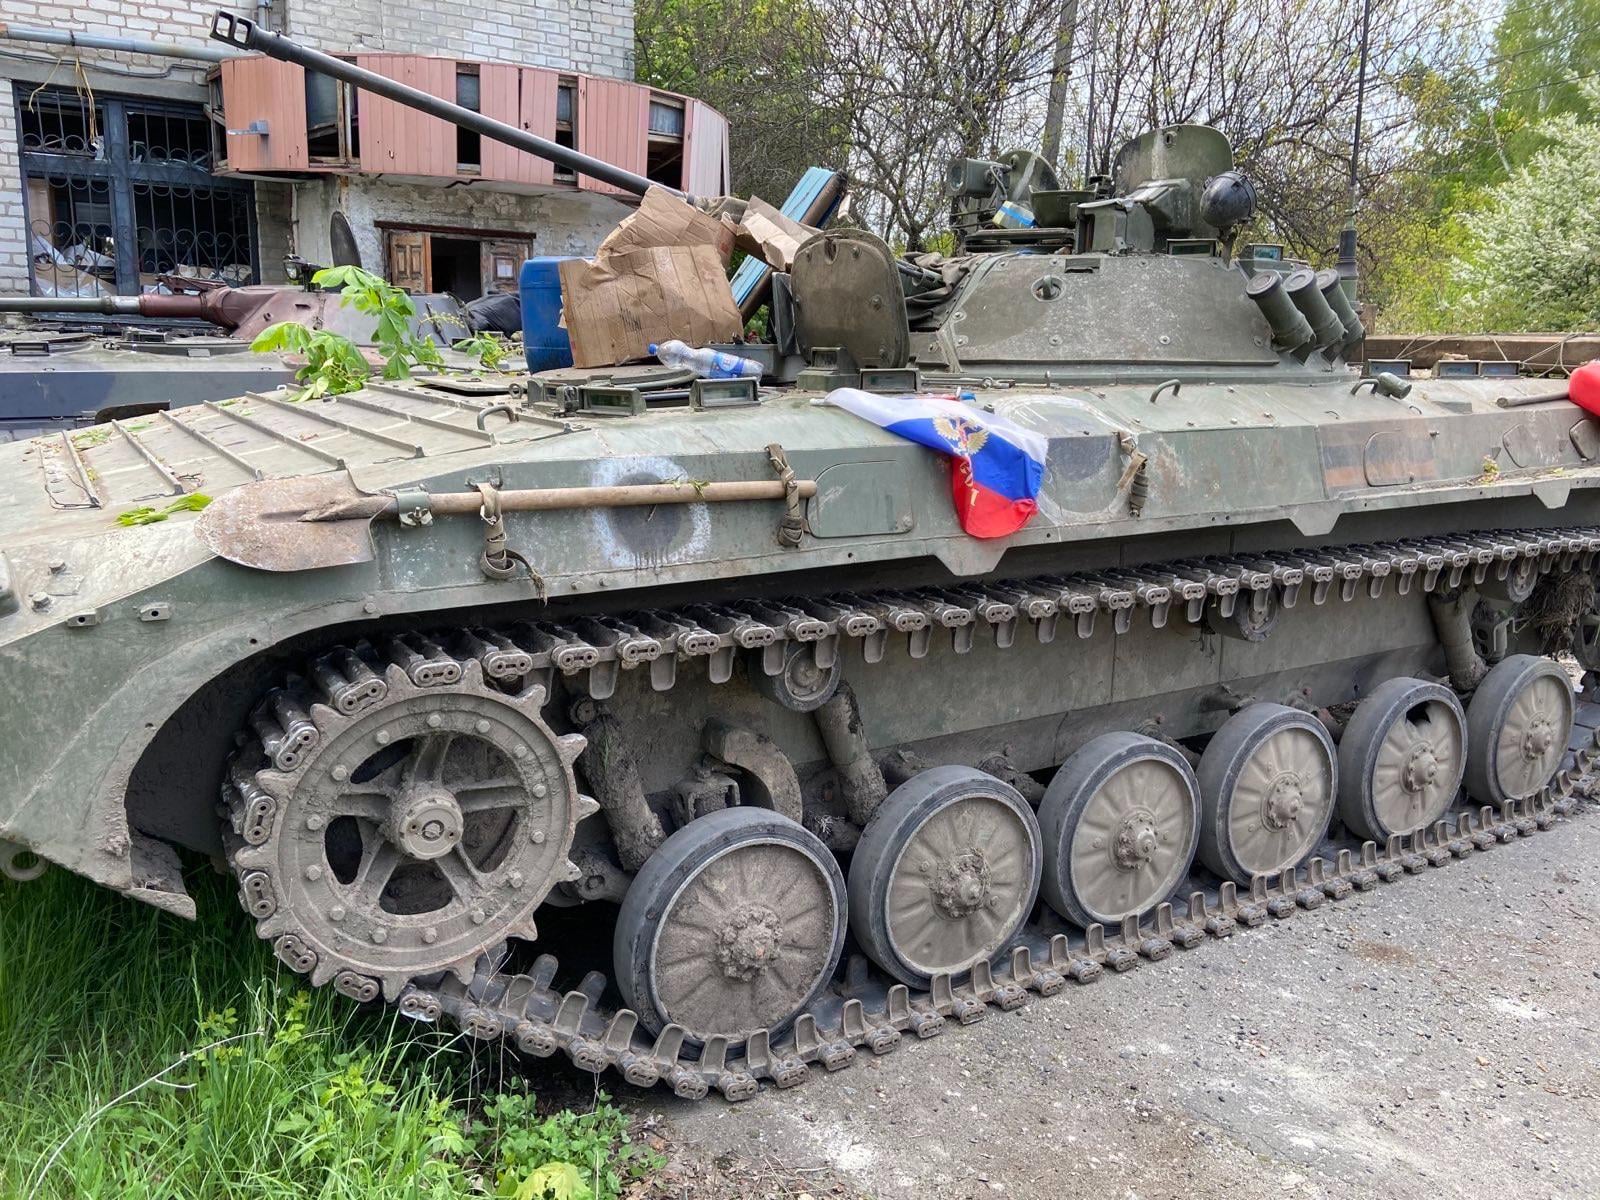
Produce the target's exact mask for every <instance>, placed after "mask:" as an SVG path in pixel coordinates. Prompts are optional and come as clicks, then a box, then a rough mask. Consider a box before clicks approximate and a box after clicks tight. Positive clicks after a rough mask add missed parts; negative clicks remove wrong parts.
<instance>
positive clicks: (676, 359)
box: [650, 338, 761, 379]
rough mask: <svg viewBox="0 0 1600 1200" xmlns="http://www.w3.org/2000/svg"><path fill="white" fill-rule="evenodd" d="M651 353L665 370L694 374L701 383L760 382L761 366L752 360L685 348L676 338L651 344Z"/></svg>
mask: <svg viewBox="0 0 1600 1200" xmlns="http://www.w3.org/2000/svg"><path fill="white" fill-rule="evenodd" d="M650 353H651V354H654V355H655V356H656V357H657V358H658V359H660V360H661V361H662V362H663V363H665V364H666V365H667V366H669V367H679V368H683V369H687V370H690V371H693V372H694V373H695V374H696V375H698V376H700V378H702V379H760V378H761V364H760V363H758V362H757V361H756V360H755V359H753V358H744V357H742V356H741V355H738V354H724V353H723V352H722V351H720V350H713V349H711V347H709V346H701V347H699V348H696V347H693V346H686V345H684V344H683V343H682V342H680V341H678V340H677V339H676V338H674V339H673V340H672V341H670V342H662V343H661V344H660V345H659V346H658V345H656V344H655V343H654V342H651V343H650Z"/></svg>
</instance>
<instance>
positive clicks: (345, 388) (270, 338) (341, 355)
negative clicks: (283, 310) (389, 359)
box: [250, 321, 372, 400]
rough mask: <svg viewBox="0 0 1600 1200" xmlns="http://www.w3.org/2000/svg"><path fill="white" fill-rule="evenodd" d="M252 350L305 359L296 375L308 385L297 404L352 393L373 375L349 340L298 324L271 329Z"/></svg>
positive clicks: (256, 340) (277, 326)
mask: <svg viewBox="0 0 1600 1200" xmlns="http://www.w3.org/2000/svg"><path fill="white" fill-rule="evenodd" d="M250 349H252V350H256V351H262V352H271V351H283V352H285V353H288V354H299V355H303V356H304V357H305V360H306V362H305V366H303V367H301V368H300V369H299V370H298V371H296V372H295V375H294V377H295V378H296V379H298V380H300V381H301V382H302V383H304V384H305V387H303V388H301V389H300V392H299V394H298V395H296V396H295V397H294V398H295V399H296V400H318V399H321V398H322V397H324V396H337V395H339V394H340V393H342V392H353V391H355V390H356V389H358V388H360V387H361V386H362V385H363V384H364V383H366V381H367V376H369V375H371V374H372V368H371V367H369V366H368V365H367V360H366V356H365V355H363V354H362V353H361V350H360V348H359V347H358V346H357V345H356V344H355V343H354V342H352V341H351V340H350V339H349V338H347V337H344V336H342V335H340V334H337V333H330V332H329V331H328V330H326V329H307V328H306V327H305V326H304V325H301V324H300V323H299V322H297V321H279V322H278V323H277V324H276V325H268V326H267V327H266V328H265V329H263V330H262V331H261V332H260V333H259V334H257V335H256V339H255V341H253V342H251V343H250Z"/></svg>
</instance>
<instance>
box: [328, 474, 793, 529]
mask: <svg viewBox="0 0 1600 1200" xmlns="http://www.w3.org/2000/svg"><path fill="white" fill-rule="evenodd" d="M796 488H797V490H798V493H799V496H800V498H801V499H802V500H804V499H807V498H809V497H811V496H815V495H816V494H817V481H816V480H814V479H800V480H796ZM785 495H786V492H785V489H784V485H783V481H782V480H778V479H771V480H767V479H757V480H740V481H738V482H735V483H700V484H695V483H690V482H688V481H685V482H683V483H633V484H617V485H615V486H611V487H569V488H530V489H515V490H512V491H505V492H501V493H500V511H501V512H548V511H551V510H554V509H570V508H630V507H636V506H639V505H651V504H723V503H728V502H731V501H738V500H782V499H783V498H784V496H785ZM428 507H429V508H430V509H431V510H432V511H433V513H434V514H435V515H436V516H476V515H477V514H478V511H479V510H480V509H481V508H482V507H483V497H482V496H480V495H479V494H478V493H477V492H436V493H434V494H432V495H430V496H429V497H428ZM358 510H359V511H358ZM399 511H400V502H399V500H398V499H397V498H396V497H394V496H373V497H371V498H370V500H369V501H368V502H366V503H362V504H359V505H336V506H330V507H328V508H325V509H321V510H319V511H316V512H311V513H307V514H306V516H305V518H304V519H305V520H308V521H337V520H344V519H347V518H350V517H374V516H385V517H392V516H395V515H397V514H398V513H399Z"/></svg>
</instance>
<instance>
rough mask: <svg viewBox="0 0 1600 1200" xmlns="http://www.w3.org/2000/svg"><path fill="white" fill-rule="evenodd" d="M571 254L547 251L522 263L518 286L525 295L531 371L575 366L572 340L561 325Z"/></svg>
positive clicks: (524, 323) (524, 319)
mask: <svg viewBox="0 0 1600 1200" xmlns="http://www.w3.org/2000/svg"><path fill="white" fill-rule="evenodd" d="M573 257H575V256H574V255H570V254H543V255H540V256H539V257H538V258H530V259H528V261H527V262H525V263H523V264H522V274H521V275H519V276H518V277H517V289H518V291H519V293H520V294H521V297H522V345H523V348H524V350H526V352H527V355H528V370H530V371H551V370H554V369H555V368H557V367H570V366H571V365H572V343H571V342H569V341H568V340H567V331H566V330H565V329H563V328H561V274H560V272H561V264H562V263H564V262H566V261H567V260H568V259H569V258H573Z"/></svg>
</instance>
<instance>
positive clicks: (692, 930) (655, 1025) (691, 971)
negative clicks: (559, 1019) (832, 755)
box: [612, 807, 846, 1047]
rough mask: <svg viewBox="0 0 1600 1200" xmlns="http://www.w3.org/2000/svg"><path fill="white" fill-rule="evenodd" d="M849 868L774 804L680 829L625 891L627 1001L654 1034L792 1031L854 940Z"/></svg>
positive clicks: (622, 969) (622, 934) (620, 935)
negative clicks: (849, 933)
mask: <svg viewBox="0 0 1600 1200" xmlns="http://www.w3.org/2000/svg"><path fill="white" fill-rule="evenodd" d="M845 903H846V901H845V883H844V874H843V872H841V871H840V870H839V864H838V863H837V862H835V861H834V857H833V855H832V854H831V853H829V851H828V848H827V847H826V846H824V845H823V844H822V842H821V841H820V840H819V839H818V838H817V837H816V836H815V835H814V834H812V833H811V832H809V831H808V830H806V829H805V828H803V827H802V826H800V825H797V824H796V823H795V822H793V821H791V820H789V819H788V818H787V817H783V816H780V815H779V814H777V813H775V812H772V811H771V810H770V809H765V808H747V807H739V808H726V809H722V810H721V811H719V812H714V813H708V814H707V815H705V816H703V817H698V818H696V819H695V820H693V821H691V822H689V824H687V825H685V826H684V827H683V828H682V829H680V830H678V831H677V832H676V833H674V834H673V835H672V836H671V837H669V838H668V839H667V840H666V841H665V842H663V843H662V844H661V846H660V848H659V849H657V850H656V852H655V853H654V854H652V855H651V856H650V858H649V859H648V860H646V862H645V864H644V867H643V868H642V869H641V870H640V871H639V874H638V875H637V876H635V877H634V881H633V884H632V886H631V887H629V889H628V894H627V895H626V896H625V897H624V898H623V901H622V910H621V912H620V913H619V914H618V916H617V927H616V933H615V936H614V938H613V940H612V954H613V959H614V963H615V967H616V975H617V986H618V987H619V988H620V989H621V991H622V998H623V1000H624V1002H625V1003H626V1004H627V1006H628V1007H629V1008H631V1009H633V1010H634V1011H635V1012H636V1013H638V1014H639V1019H640V1021H641V1022H643V1024H644V1025H645V1027H646V1028H647V1029H649V1030H650V1031H651V1032H653V1033H660V1032H661V1030H662V1029H664V1028H665V1027H666V1026H668V1025H678V1026H681V1027H682V1028H683V1029H684V1030H685V1031H686V1032H687V1036H688V1040H689V1041H692V1042H694V1043H696V1044H704V1043H705V1041H706V1040H707V1039H709V1038H713V1037H725V1038H727V1039H728V1042H729V1044H730V1046H732V1047H738V1046H742V1045H743V1044H744V1042H745V1040H746V1039H747V1038H749V1036H750V1035H751V1034H752V1033H755V1032H756V1031H757V1030H760V1029H768V1030H771V1031H772V1032H774V1033H779V1032H782V1031H783V1030H784V1029H786V1028H788V1026H789V1025H790V1024H791V1023H793V1021H794V1019H795V1018H796V1017H798V1016H799V1015H800V1014H801V1013H802V1012H804V1011H805V1010H806V1008H807V1007H809V1006H810V1004H811V1003H812V1001H813V1000H815V999H816V997H817V994H818V993H819V992H821V991H822V989H823V988H825V987H827V985H828V981H829V980H830V979H832V978H833V972H834V968H835V967H837V966H838V965H839V955H840V953H841V952H842V951H843V949H844V934H845V925H846V916H845V911H846V910H845Z"/></svg>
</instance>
